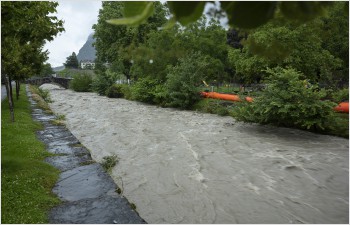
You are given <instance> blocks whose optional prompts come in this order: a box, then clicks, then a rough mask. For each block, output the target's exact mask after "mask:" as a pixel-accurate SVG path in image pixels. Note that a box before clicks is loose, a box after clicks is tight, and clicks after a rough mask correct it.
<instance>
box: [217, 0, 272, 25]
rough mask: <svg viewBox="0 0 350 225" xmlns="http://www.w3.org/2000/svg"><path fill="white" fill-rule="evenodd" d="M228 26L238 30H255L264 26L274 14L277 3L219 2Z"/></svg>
mask: <svg viewBox="0 0 350 225" xmlns="http://www.w3.org/2000/svg"><path fill="white" fill-rule="evenodd" d="M220 3H221V6H222V8H223V9H224V10H225V11H226V13H227V16H228V19H229V24H230V25H234V26H238V27H240V28H246V29H251V28H256V27H258V26H260V25H262V24H265V23H266V22H267V21H268V20H270V19H271V18H272V17H273V16H274V13H275V9H276V5H277V2H239V1H236V2H225V1H222V2H220Z"/></svg>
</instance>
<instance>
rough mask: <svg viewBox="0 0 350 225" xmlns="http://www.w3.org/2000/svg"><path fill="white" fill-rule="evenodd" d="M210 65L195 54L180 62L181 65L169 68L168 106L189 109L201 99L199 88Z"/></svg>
mask: <svg viewBox="0 0 350 225" xmlns="http://www.w3.org/2000/svg"><path fill="white" fill-rule="evenodd" d="M209 67H210V64H208V63H205V60H204V58H203V56H201V55H200V54H199V53H194V54H192V55H190V56H187V57H185V58H183V59H181V60H180V62H179V64H178V65H176V66H174V67H171V68H169V70H168V75H167V81H166V83H165V85H166V86H165V89H166V92H167V96H168V97H167V103H166V105H167V106H170V107H176V108H182V109H189V108H191V106H193V105H194V104H195V103H196V102H198V101H199V100H200V99H201V97H200V94H199V91H198V88H197V86H199V84H201V79H202V78H203V71H204V70H206V69H208V68H209Z"/></svg>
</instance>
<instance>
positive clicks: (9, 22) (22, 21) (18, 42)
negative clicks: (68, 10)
mask: <svg viewBox="0 0 350 225" xmlns="http://www.w3.org/2000/svg"><path fill="white" fill-rule="evenodd" d="M57 5H58V3H56V2H28V1H27V2H26V1H24V2H1V74H2V78H6V79H5V80H6V81H8V82H7V85H6V87H7V92H8V99H9V104H10V109H11V112H13V98H12V86H11V85H10V83H11V81H12V80H15V81H16V89H17V91H16V93H19V92H18V91H19V90H18V88H19V81H21V80H23V79H25V78H28V77H30V76H33V75H34V74H39V72H40V70H41V66H42V65H43V63H44V62H45V61H46V60H47V55H48V52H47V51H43V46H44V44H45V41H51V40H53V38H54V37H55V36H56V35H57V34H58V33H59V32H62V31H64V28H63V21H62V20H59V19H57V17H55V16H50V15H49V14H50V13H54V12H56V7H57ZM12 121H14V117H13V113H12Z"/></svg>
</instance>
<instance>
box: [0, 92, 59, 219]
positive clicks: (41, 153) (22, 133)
mask: <svg viewBox="0 0 350 225" xmlns="http://www.w3.org/2000/svg"><path fill="white" fill-rule="evenodd" d="M14 104H15V122H14V123H11V122H10V113H9V107H8V102H7V99H5V100H4V101H3V102H2V103H1V223H48V210H49V209H50V208H51V207H53V206H55V205H57V204H58V203H59V202H60V201H59V199H58V198H57V197H56V196H54V195H53V194H52V192H51V190H52V188H53V186H54V184H55V183H56V181H57V179H58V176H59V171H58V170H57V169H55V168H53V167H52V166H51V165H49V164H47V163H45V162H44V161H43V160H44V159H45V157H47V156H49V155H50V153H48V152H47V151H46V150H45V145H44V144H43V143H42V142H40V141H39V140H38V139H37V138H36V135H35V132H36V131H37V130H40V129H41V128H42V126H41V124H40V123H38V122H35V121H33V120H32V117H31V109H30V103H29V101H28V98H27V96H26V93H25V86H22V87H21V93H20V99H19V100H15V101H14Z"/></svg>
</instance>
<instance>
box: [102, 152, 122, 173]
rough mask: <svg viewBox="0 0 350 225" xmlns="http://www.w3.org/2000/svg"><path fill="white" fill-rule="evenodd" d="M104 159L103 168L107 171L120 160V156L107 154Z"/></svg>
mask: <svg viewBox="0 0 350 225" xmlns="http://www.w3.org/2000/svg"><path fill="white" fill-rule="evenodd" d="M102 159H103V161H102V163H101V165H102V167H103V169H104V170H105V171H107V172H109V171H110V170H111V169H112V168H113V167H114V166H115V165H116V164H117V162H118V161H119V158H118V156H116V155H111V156H105V157H103V158H102Z"/></svg>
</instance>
